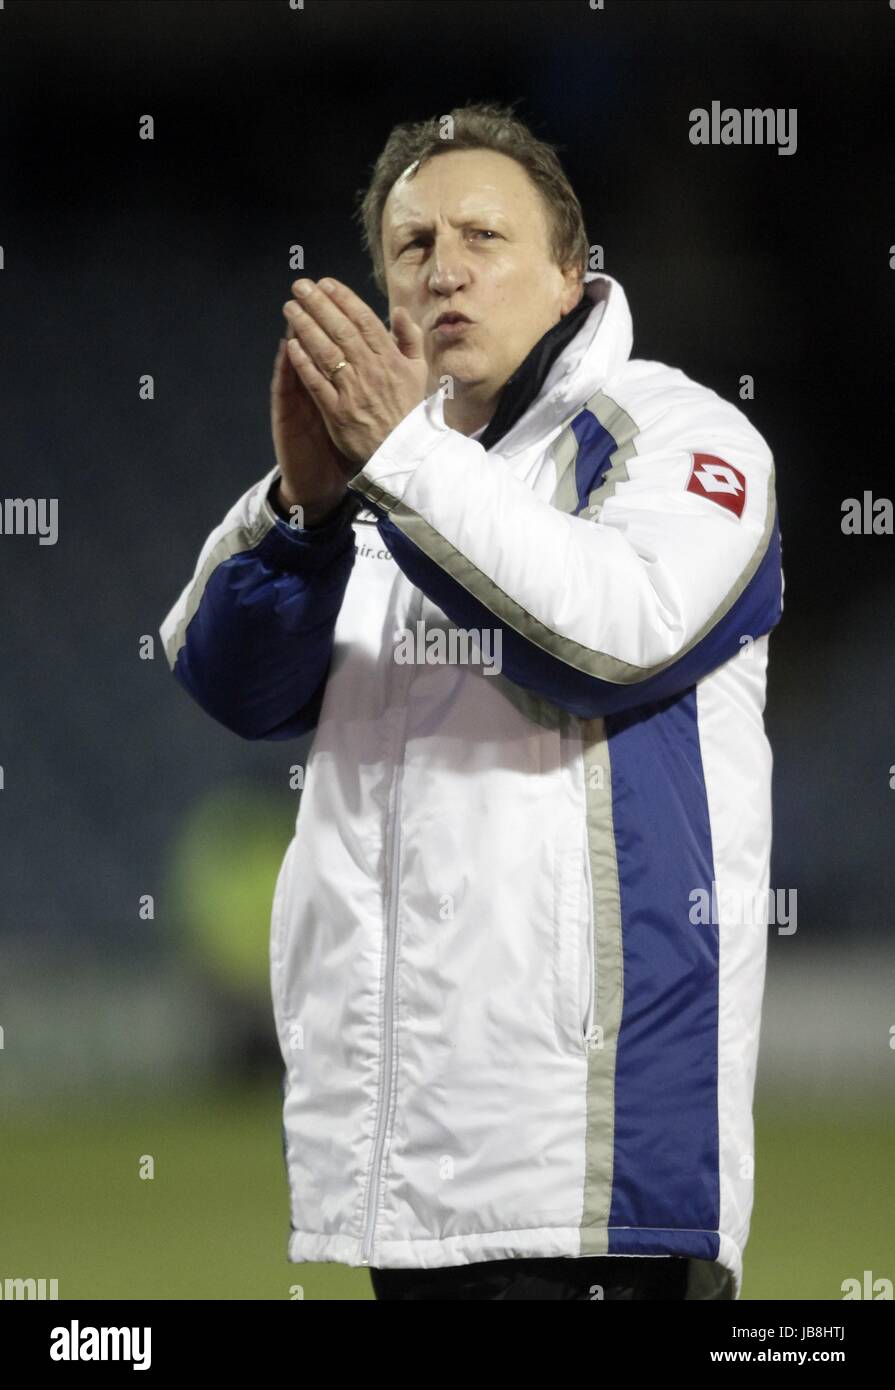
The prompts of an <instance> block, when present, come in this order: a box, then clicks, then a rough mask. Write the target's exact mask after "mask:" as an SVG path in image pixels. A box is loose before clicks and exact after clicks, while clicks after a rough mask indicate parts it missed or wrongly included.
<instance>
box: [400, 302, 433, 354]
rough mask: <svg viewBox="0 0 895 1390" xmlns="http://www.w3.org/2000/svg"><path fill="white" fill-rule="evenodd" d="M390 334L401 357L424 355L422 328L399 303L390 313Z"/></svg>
mask: <svg viewBox="0 0 895 1390" xmlns="http://www.w3.org/2000/svg"><path fill="white" fill-rule="evenodd" d="M392 335H393V337H394V340H395V342H396V343H397V345H398V351H399V352H400V353H401V355H402V357H410V358H412V359H416V358H418V357H425V352H424V350H423V330H422V329H421V328H420V326H419V324H417V323H414V321H413V319H412V318H411V317H410V314H409V313H408V311H407V310H406V309H405V308H403V307H402V306H401V305H398V307H397V308H396V309H395V312H394V314H393V315H392Z"/></svg>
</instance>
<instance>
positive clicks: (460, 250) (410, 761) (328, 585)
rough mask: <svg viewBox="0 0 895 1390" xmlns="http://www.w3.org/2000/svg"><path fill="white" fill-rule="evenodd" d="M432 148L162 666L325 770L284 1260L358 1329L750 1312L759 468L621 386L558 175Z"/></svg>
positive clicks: (655, 366)
mask: <svg viewBox="0 0 895 1390" xmlns="http://www.w3.org/2000/svg"><path fill="white" fill-rule="evenodd" d="M448 130H449V135H450V138H449V139H445V138H444V134H445V125H444V121H441V122H436V121H434V120H433V121H428V122H422V123H420V124H419V125H406V126H399V127H398V128H397V129H396V130H395V131H393V132H392V135H391V137H390V139H389V141H388V143H387V145H386V147H385V149H384V151H383V153H382V155H381V156H380V159H379V161H378V162H377V164H376V166H375V169H374V172H373V178H372V181H371V184H370V188H369V189H368V190H367V193H366V196H365V198H364V202H363V205H362V208H361V214H362V217H363V221H364V229H365V236H366V241H367V245H368V247H369V249H370V251H371V253H372V256H373V262H374V269H375V273H376V277H377V282H378V283H379V285H380V287H381V288H382V289H383V291H384V292H385V293H386V294H387V296H388V302H389V313H390V320H391V325H392V332H391V334H390V333H389V332H387V331H386V329H385V327H384V326H383V325H382V323H381V322H380V321H379V320H378V319H377V318H376V316H375V314H374V313H373V312H372V311H371V310H370V309H369V308H368V307H367V306H366V305H365V304H364V303H363V302H362V301H361V300H360V299H359V298H358V297H357V296H356V295H354V294H353V293H352V292H351V291H350V290H348V289H347V288H346V287H345V286H344V285H342V284H340V283H339V282H337V281H327V280H324V281H321V282H319V283H315V282H313V281H310V280H299V281H298V282H296V284H295V286H294V287H293V289H294V293H295V299H294V301H293V302H290V304H289V305H287V306H286V307H285V310H284V312H285V314H286V316H287V319H288V320H289V323H290V331H291V333H293V334H294V335H295V336H294V337H290V338H289V339H288V340H283V341H281V344H280V350H279V353H278V357H277V362H276V366H275V371H274V380H273V393H272V418H273V432H274V442H275V448H276V458H277V463H276V467H274V468H272V469H271V470H270V471H269V472H268V473H267V474H265V476H264V477H263V478H261V479H260V481H258V482H256V483H255V484H254V485H253V486H252V487H251V488H250V489H249V490H248V492H247V493H246V494H245V495H244V496H243V497H242V498H240V499H239V501H237V502H236V504H235V505H234V507H233V508H232V509H231V511H230V512H229V513H228V515H227V516H226V518H225V519H224V521H223V522H222V524H221V525H220V526H218V527H217V528H216V529H215V530H214V531H213V532H212V533H211V535H210V536H209V538H208V540H207V542H206V544H205V546H204V547H203V550H202V553H201V555H200V557H199V561H198V565H197V568H196V573H195V575H194V577H193V579H192V580H191V581H190V583H189V584H187V586H186V588H185V589H184V591H183V593H182V595H181V597H180V599H179V600H178V602H177V603H176V604H175V606H174V608H173V609H172V610H171V612H170V614H169V615H168V617H167V618H166V619H165V622H164V624H163V626H162V635H163V637H164V641H165V647H166V651H167V655H168V659H169V661H170V663H171V665H172V666H173V668H174V671H175V673H176V675H177V676H178V678H179V680H180V681H181V683H182V684H183V685H184V686H185V687H186V689H187V690H188V691H189V692H190V693H191V694H192V695H193V696H194V697H195V698H196V699H197V700H198V702H199V703H200V704H201V705H202V706H203V708H204V709H205V710H207V711H208V712H209V713H210V714H211V715H213V716H214V717H215V718H216V719H218V720H220V721H221V722H222V723H223V724H225V725H226V726H227V727H228V728H230V729H232V730H234V731H235V732H236V733H238V734H241V735H242V736H243V737H245V738H270V739H281V738H291V737H295V736H297V735H299V734H302V733H305V732H307V731H309V730H312V729H313V730H315V735H314V740H313V744H312V748H311V752H310V755H309V758H308V761H307V768H306V775H305V785H304V790H303V793H302V797H301V806H300V810H299V814H298V819H297V824H296V833H295V837H294V839H293V840H292V843H291V844H290V846H289V849H288V851H287V854H286V856H285V859H284V862H283V866H282V869H281V871H280V875H279V879H278V882H277V885H276V892H275V897H274V905H273V914H272V936H271V980H272V993H273V1003H274V1011H275V1016H276V1023H277V1028H278V1034H279V1039H280V1044H281V1048H282V1052H283V1057H284V1061H285V1064H286V1087H285V1092H286V1094H285V1107H284V1134H285V1148H286V1161H287V1166H288V1171H289V1178H290V1186H291V1200H292V1231H291V1236H290V1241H289V1256H290V1259H291V1260H293V1261H295V1262H302V1261H309V1260H310V1261H315V1260H323V1261H327V1260H333V1261H340V1262H343V1263H345V1264H349V1265H367V1266H369V1267H370V1268H371V1271H372V1277H373V1284H374V1290H375V1292H376V1295H377V1296H378V1297H380V1298H492V1299H509V1298H550V1299H552V1298H572V1299H583V1298H586V1299H599V1298H612V1299H630V1298H634V1299H656V1298H661V1299H683V1298H690V1299H694V1298H717V1297H721V1298H732V1297H738V1296H739V1291H740V1284H741V1278H742V1255H743V1247H744V1245H745V1242H746V1239H747V1235H748V1228H749V1220H750V1214H751V1206H752V1192H753V1180H752V1171H753V1168H752V1155H753V1128H752V1095H753V1084H754V1077H755V1068H756V1059H757V1047H758V1033H759V1023H760V1012H761V996H762V990H763V982H764V969H765V953H766V925H767V924H766V911H765V914H762V913H761V911H759V912H758V913H757V914H755V913H753V914H751V915H750V914H748V913H743V912H742V911H738V909H737V903H738V902H741V901H748V902H750V903H751V902H754V901H756V900H757V901H758V902H759V903H760V902H761V897H762V894H764V897H765V906H766V898H767V888H768V865H769V851H770V829H771V807H770V779H771V755H770V750H769V746H768V743H767V739H766V737H765V733H764V729H763V721H762V712H763V707H764V699H765V669H766V662H767V642H768V638H767V634H768V632H769V631H770V629H771V628H772V627H774V625H775V624H776V623H777V621H778V620H779V617H780V613H781V606H782V575H781V568H780V538H779V530H778V524H777V513H776V503H775V495H774V470H773V461H772V457H771V454H770V452H769V450H768V447H767V445H766V444H765V443H764V441H763V440H762V438H761V437H760V436H759V435H758V434H757V433H756V431H755V430H754V429H753V428H752V426H751V425H750V424H749V423H748V421H747V420H746V419H745V418H744V416H743V415H742V414H741V413H740V412H739V411H738V410H737V409H736V408H735V407H734V406H732V405H729V404H727V403H726V402H724V401H722V400H720V399H719V398H718V397H717V396H716V395H715V394H714V393H713V392H712V391H710V390H708V389H706V388H704V387H701V386H699V385H697V384H696V383H694V382H692V381H691V380H689V379H688V378H687V377H686V376H685V375H684V374H683V373H682V372H680V371H677V370H676V369H673V368H670V367H666V366H663V365H662V364H660V363H656V362H645V361H637V360H631V359H630V351H631V345H632V328H631V317H630V313H629V310H628V305H627V302H626V299H625V296H624V293H623V291H622V288H621V286H620V285H619V284H618V283H617V282H616V281H615V280H614V279H612V278H611V277H609V276H607V275H603V274H597V273H593V272H588V271H587V270H586V264H587V259H586V258H587V240H586V236H585V232H584V226H583V222H582V218H581V209H580V205H579V203H578V200H577V199H576V197H575V195H574V193H573V191H572V189H571V188H570V186H569V185H568V183H567V181H566V179H565V176H564V175H563V172H562V169H561V167H560V165H559V162H558V160H557V158H556V155H555V153H554V151H553V150H552V149H551V148H550V147H549V146H547V145H545V144H543V143H542V142H540V141H538V140H536V139H535V138H534V137H533V136H532V134H531V133H530V132H529V131H528V130H527V129H526V127H525V126H524V125H523V124H522V123H521V122H520V121H518V120H517V119H516V118H515V116H514V115H513V114H512V113H511V111H510V110H509V109H507V108H501V107H494V106H489V105H473V106H468V107H465V108H462V109H460V110H457V111H454V112H452V113H451V116H450V118H449V126H448ZM303 290H308V291H309V293H307V295H306V296H305V295H304V294H303ZM446 315H447V316H448V318H447V319H445V316H446ZM451 316H453V320H452V318H451ZM457 316H463V318H464V319H465V322H461V321H460V320H458V318H457ZM446 324H447V325H450V326H445V325H446ZM287 341H288V346H287V345H286V344H287ZM361 508H363V509H364V512H363V513H360V514H359V509H361ZM364 514H366V516H368V517H369V518H370V520H371V521H372V522H373V523H374V524H375V526H376V529H377V530H378V533H379V538H380V543H379V544H378V545H377V543H376V539H375V537H373V544H372V545H371V544H370V539H371V536H373V527H372V525H370V524H367V523H365V522H364V520H363V515H364ZM461 638H463V639H464V641H465V645H461V644H460V639H461ZM469 639H471V640H469ZM461 651H462V652H463V653H464V654H465V660H463V659H462V658H459V659H458V657H457V653H458V652H461ZM452 654H453V658H454V659H453V660H451V656H452ZM706 902H709V903H711V910H710V911H708V912H705V911H700V910H699V907H698V904H700V903H703V904H705V903H706ZM694 904H696V905H697V906H696V907H694Z"/></svg>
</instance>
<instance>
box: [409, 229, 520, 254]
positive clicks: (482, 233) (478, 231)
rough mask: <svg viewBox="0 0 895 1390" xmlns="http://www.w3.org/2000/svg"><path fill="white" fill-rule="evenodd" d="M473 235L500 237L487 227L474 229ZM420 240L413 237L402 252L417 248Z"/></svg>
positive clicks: (420, 238) (417, 237) (418, 237)
mask: <svg viewBox="0 0 895 1390" xmlns="http://www.w3.org/2000/svg"><path fill="white" fill-rule="evenodd" d="M475 234H476V236H487V237H496V236H499V235H500V233H499V232H492V231H491V229H490V228H489V227H476V229H475ZM422 240H423V238H422V237H421V236H415V237H414V238H413V241H408V243H407V245H406V246H405V247H403V250H404V251H409V250H410V248H411V246H419V245H420V243H421V242H422Z"/></svg>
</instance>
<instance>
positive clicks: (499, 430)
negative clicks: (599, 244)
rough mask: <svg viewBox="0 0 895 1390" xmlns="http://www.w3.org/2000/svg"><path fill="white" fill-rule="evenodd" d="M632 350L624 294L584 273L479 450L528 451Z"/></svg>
mask: <svg viewBox="0 0 895 1390" xmlns="http://www.w3.org/2000/svg"><path fill="white" fill-rule="evenodd" d="M632 346H633V325H632V322H631V311H630V309H629V307H628V301H627V299H626V297H625V292H624V290H623V289H622V287H621V285H620V284H619V283H618V281H617V280H614V279H612V277H611V276H609V275H605V274H603V272H602V271H601V272H595V271H589V272H588V273H587V274H586V275H585V277H584V293H583V295H582V298H581V301H580V303H579V304H577V305H576V306H575V308H574V309H573V310H572V311H571V313H568V314H566V316H565V317H564V318H562V319H560V321H559V323H556V324H554V325H553V327H552V328H550V329H548V331H547V332H546V333H545V334H544V335H543V337H542V338H540V339H539V340H538V342H536V343H535V345H534V347H533V348H532V349H531V351H530V352H529V354H528V356H527V357H525V358H524V360H523V361H522V362H521V363H520V364H519V366H518V367H517V368H516V370H515V371H514V372H513V374H512V376H510V377H509V378H508V379H507V382H506V384H505V386H504V388H503V391H502V393H501V397H500V401H499V403H498V407H497V410H496V411H495V413H494V415H493V416H492V418H491V420H490V421H489V423H488V425H487V426H486V427H485V430H484V432H483V433H482V434H481V435H480V436H479V443H480V444H481V445H482V446H483V447H484V448H485V449H492V448H494V447H495V445H498V444H499V450H498V452H499V453H500V454H501V455H504V456H509V455H512V454H516V453H519V452H520V451H521V450H522V449H526V448H528V447H529V445H531V444H533V443H534V442H535V441H536V440H538V439H539V438H542V437H543V436H544V435H545V434H546V433H550V432H552V431H553V430H554V429H555V428H556V426H557V425H558V424H561V423H562V422H564V421H567V420H568V419H569V418H570V417H571V416H573V415H575V414H577V413H578V411H579V410H580V409H581V408H582V406H583V405H584V404H585V402H586V401H587V400H589V399H590V397H591V396H592V395H594V393H595V392H596V391H598V390H599V389H600V387H601V386H603V384H604V383H605V382H606V381H607V380H608V379H609V377H611V376H612V375H613V374H614V373H615V372H617V371H618V370H619V368H620V367H622V366H623V365H624V363H625V362H627V360H628V358H629V357H630V355H631V348H632Z"/></svg>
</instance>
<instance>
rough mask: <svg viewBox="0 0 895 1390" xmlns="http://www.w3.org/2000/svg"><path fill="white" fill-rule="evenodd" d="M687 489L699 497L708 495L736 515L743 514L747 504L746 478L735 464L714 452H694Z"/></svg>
mask: <svg viewBox="0 0 895 1390" xmlns="http://www.w3.org/2000/svg"><path fill="white" fill-rule="evenodd" d="M687 491H688V492H695V493H696V495H697V497H708V498H709V500H710V501H711V502H717V503H718V505H719V506H720V507H726V508H727V510H728V511H729V512H733V514H734V516H742V515H743V508H744V506H745V505H746V479H745V478H744V477H743V474H742V473H741V472H740V470H739V469H738V468H734V466H733V464H730V463H725V462H724V460H723V459H719V458H716V457H715V455H714V454H694V455H693V467H692V468H691V469H690V477H689V479H688V481H687Z"/></svg>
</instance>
